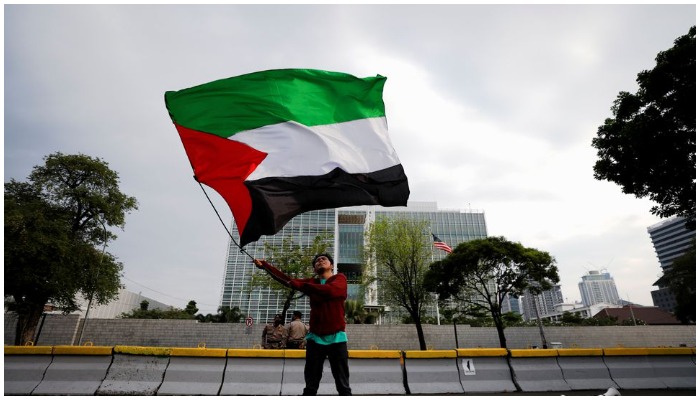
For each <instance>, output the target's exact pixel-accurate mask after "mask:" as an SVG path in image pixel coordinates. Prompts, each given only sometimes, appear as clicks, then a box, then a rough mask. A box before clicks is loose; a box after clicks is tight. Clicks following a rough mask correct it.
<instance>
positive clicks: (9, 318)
mask: <svg viewBox="0 0 700 400" xmlns="http://www.w3.org/2000/svg"><path fill="white" fill-rule="evenodd" d="M82 321H83V320H80V322H79V321H78V320H77V316H75V315H68V316H62V315H48V316H47V318H46V322H45V323H44V327H43V328H42V331H41V335H40V336H39V338H38V341H37V343H36V344H37V345H44V346H53V345H78V343H77V340H78V336H79V329H80V327H81V323H82ZM15 324H16V320H15V317H14V316H13V315H12V314H5V344H6V345H12V344H14V333H15ZM263 327H264V325H262V324H256V325H253V327H251V328H249V329H247V328H246V326H245V324H242V323H240V324H213V323H206V324H203V323H198V322H197V321H195V320H146V319H144V320H139V319H92V318H90V319H88V323H87V325H86V327H85V331H84V333H83V343H85V342H88V341H89V342H92V343H93V344H94V345H95V346H116V345H126V346H159V347H207V348H239V349H246V348H253V347H254V346H256V345H259V344H260V336H261V334H262V330H263ZM346 331H347V334H348V339H349V343H348V348H349V349H356V350H364V349H379V350H418V349H419V348H420V346H419V343H418V338H417V336H416V329H415V326H413V325H348V326H347V329H346ZM423 331H424V333H425V339H426V344H427V346H428V349H435V350H443V349H454V348H457V347H459V348H479V347H483V348H494V347H500V345H499V343H498V335H497V334H496V329H495V328H476V327H469V326H463V325H457V335H458V337H457V340H458V342H459V343H456V342H455V334H454V327H453V326H452V325H441V326H437V325H424V326H423ZM544 333H545V338H546V339H547V341H548V342H550V343H551V342H560V343H561V344H562V346H563V347H564V348H572V347H580V348H604V347H679V346H681V345H685V346H687V347H695V345H696V342H695V326H694V325H690V326H686V325H663V326H601V327H544ZM506 339H507V344H508V348H511V349H529V348H531V347H532V346H538V347H541V346H542V339H541V338H540V333H539V329H538V328H536V327H514V328H507V329H506ZM550 347H551V346H550Z"/></svg>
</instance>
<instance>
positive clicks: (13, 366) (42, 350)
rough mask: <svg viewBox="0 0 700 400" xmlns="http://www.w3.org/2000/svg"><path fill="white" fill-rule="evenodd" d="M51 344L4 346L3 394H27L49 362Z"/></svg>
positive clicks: (39, 381) (34, 386) (41, 376)
mask: <svg viewBox="0 0 700 400" xmlns="http://www.w3.org/2000/svg"><path fill="white" fill-rule="evenodd" d="M52 353H53V347H51V346H36V347H33V346H13V347H7V346H6V347H5V381H4V383H5V385H4V386H5V395H28V394H31V393H32V392H33V391H34V389H35V388H36V387H37V386H39V384H40V383H41V380H42V379H43V378H44V373H45V372H46V369H47V368H48V367H49V364H51V358H52V356H51V354H52Z"/></svg>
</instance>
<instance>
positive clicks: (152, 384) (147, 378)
mask: <svg viewBox="0 0 700 400" xmlns="http://www.w3.org/2000/svg"><path fill="white" fill-rule="evenodd" d="M169 361H170V349H169V348H158V347H138V346H115V347H114V355H113V360H112V365H111V366H110V367H109V371H107V377H105V380H104V381H103V382H102V384H101V385H100V387H99V389H97V394H98V395H106V396H120V395H126V396H130V395H140V396H154V395H155V394H156V392H157V390H158V387H160V385H161V383H163V377H164V375H165V368H166V367H167V366H168V362H169Z"/></svg>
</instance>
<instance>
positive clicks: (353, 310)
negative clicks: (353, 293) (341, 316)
mask: <svg viewBox="0 0 700 400" xmlns="http://www.w3.org/2000/svg"><path fill="white" fill-rule="evenodd" d="M377 317H378V314H377V313H376V312H367V310H365V305H364V303H363V302H362V301H360V300H346V301H345V320H346V321H347V323H348V324H374V323H375V322H376V320H377Z"/></svg>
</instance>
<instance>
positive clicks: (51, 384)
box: [32, 352, 112, 396]
mask: <svg viewBox="0 0 700 400" xmlns="http://www.w3.org/2000/svg"><path fill="white" fill-rule="evenodd" d="M111 363H112V356H111V355H69V354H61V355H57V354H55V352H54V357H53V362H52V363H51V364H50V365H49V367H48V368H47V369H46V374H45V375H44V379H43V380H42V381H41V383H40V384H39V386H37V387H36V389H34V391H33V392H32V394H33V395H83V396H89V395H94V394H95V393H96V392H97V389H99V387H100V384H101V383H102V381H103V380H104V379H105V377H106V376H107V370H108V369H109V366H110V364H111Z"/></svg>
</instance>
